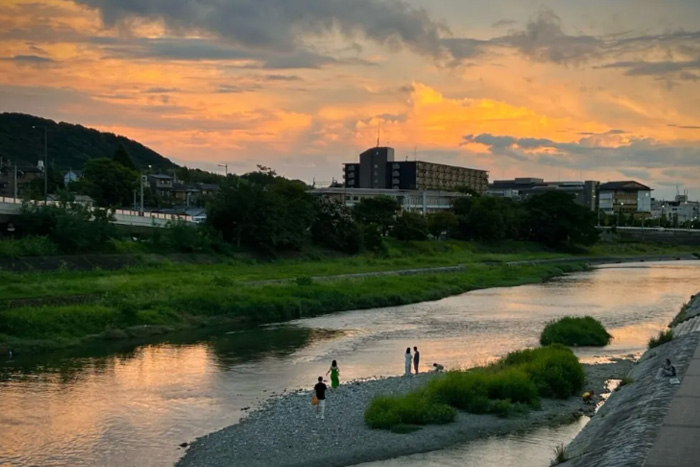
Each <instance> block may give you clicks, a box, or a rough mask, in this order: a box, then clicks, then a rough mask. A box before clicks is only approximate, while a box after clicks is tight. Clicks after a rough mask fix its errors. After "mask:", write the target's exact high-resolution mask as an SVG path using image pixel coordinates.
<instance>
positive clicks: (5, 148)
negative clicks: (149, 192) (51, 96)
mask: <svg viewBox="0 0 700 467" xmlns="http://www.w3.org/2000/svg"><path fill="white" fill-rule="evenodd" d="M33 126H36V127H46V128H47V132H48V159H49V161H48V162H49V166H52V167H56V168H57V169H59V170H66V169H75V170H82V168H83V166H84V165H85V162H87V161H88V160H90V159H94V158H98V157H112V155H113V154H114V152H115V150H116V149H117V147H118V146H119V145H120V144H121V145H122V146H123V147H124V149H126V151H127V152H128V153H129V155H130V156H131V159H132V160H133V161H134V164H135V165H136V168H138V169H140V168H145V167H147V166H148V165H152V166H153V169H154V170H159V169H160V170H164V169H171V168H175V167H177V165H176V164H174V163H173V162H172V161H170V160H169V159H167V158H165V157H163V156H161V155H160V154H158V153H157V152H155V151H153V150H151V149H149V148H147V147H146V146H144V145H143V144H141V143H138V142H136V141H132V140H130V139H128V138H125V137H123V136H117V135H115V134H113V133H104V132H101V131H97V130H93V129H91V128H86V127H84V126H81V125H73V124H70V123H65V122H60V123H56V122H54V121H53V120H48V119H44V118H40V117H35V116H33V115H26V114H19V113H0V157H2V158H3V159H4V160H5V161H8V160H11V161H15V160H17V161H20V163H22V164H25V163H26V164H27V165H36V164H37V161H39V160H40V159H43V158H44V131H43V128H32V127H33Z"/></svg>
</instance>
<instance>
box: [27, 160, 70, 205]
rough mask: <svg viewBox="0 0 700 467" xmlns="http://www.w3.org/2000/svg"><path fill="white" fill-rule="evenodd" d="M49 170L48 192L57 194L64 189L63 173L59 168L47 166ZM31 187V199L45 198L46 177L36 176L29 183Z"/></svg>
mask: <svg viewBox="0 0 700 467" xmlns="http://www.w3.org/2000/svg"><path fill="white" fill-rule="evenodd" d="M47 170H48V172H47V173H46V177H47V179H46V186H47V188H48V191H47V192H48V194H56V193H58V192H59V191H60V190H62V189H64V188H65V186H64V183H63V174H61V172H60V171H59V170H56V169H55V168H53V167H50V166H49V167H47ZM29 187H30V198H31V199H44V177H41V178H36V179H34V180H32V181H31V182H30V183H29Z"/></svg>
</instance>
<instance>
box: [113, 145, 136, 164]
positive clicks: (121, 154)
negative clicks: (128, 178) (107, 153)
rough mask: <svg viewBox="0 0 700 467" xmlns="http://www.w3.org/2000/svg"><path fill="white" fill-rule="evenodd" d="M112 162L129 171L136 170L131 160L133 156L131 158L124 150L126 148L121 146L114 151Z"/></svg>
mask: <svg viewBox="0 0 700 467" xmlns="http://www.w3.org/2000/svg"><path fill="white" fill-rule="evenodd" d="M112 160H113V161H114V162H117V163H119V164H121V165H123V166H124V167H126V168H127V169H131V170H136V166H135V165H134V161H133V160H131V156H129V153H128V152H126V149H124V146H122V145H121V144H120V145H119V146H117V149H116V150H115V151H114V155H112Z"/></svg>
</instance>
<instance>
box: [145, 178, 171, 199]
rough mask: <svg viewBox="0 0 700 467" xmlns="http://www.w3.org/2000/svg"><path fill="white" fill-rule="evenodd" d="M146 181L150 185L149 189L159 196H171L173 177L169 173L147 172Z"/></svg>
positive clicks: (165, 197)
mask: <svg viewBox="0 0 700 467" xmlns="http://www.w3.org/2000/svg"><path fill="white" fill-rule="evenodd" d="M148 182H149V184H150V185H151V191H153V193H156V194H157V195H159V196H160V197H161V198H164V199H167V198H170V197H171V196H172V190H173V177H171V176H170V175H165V174H148Z"/></svg>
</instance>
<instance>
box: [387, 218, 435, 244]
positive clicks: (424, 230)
mask: <svg viewBox="0 0 700 467" xmlns="http://www.w3.org/2000/svg"><path fill="white" fill-rule="evenodd" d="M391 236H392V237H394V238H396V239H397V240H402V241H414V240H415V241H420V240H427V238H428V223H427V222H426V220H425V217H423V216H422V215H420V214H416V213H415V212H402V213H401V215H399V216H398V217H397V218H396V222H395V223H394V226H393V228H392V229H391Z"/></svg>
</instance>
